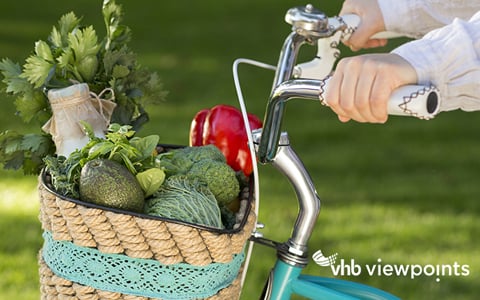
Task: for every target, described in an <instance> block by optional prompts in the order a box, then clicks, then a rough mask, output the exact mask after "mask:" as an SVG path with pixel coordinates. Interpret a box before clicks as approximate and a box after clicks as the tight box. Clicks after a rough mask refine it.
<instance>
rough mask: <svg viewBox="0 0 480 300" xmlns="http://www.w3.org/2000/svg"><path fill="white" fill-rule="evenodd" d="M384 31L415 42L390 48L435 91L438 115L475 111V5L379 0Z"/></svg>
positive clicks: (478, 17)
mask: <svg viewBox="0 0 480 300" xmlns="http://www.w3.org/2000/svg"><path fill="white" fill-rule="evenodd" d="M378 3H379V5H380V9H381V10H382V13H383V17H384V22H385V27H386V30H387V31H394V32H400V33H403V34H405V35H407V36H410V37H414V38H418V40H415V41H412V42H408V43H406V44H404V45H402V46H400V47H398V48H397V49H395V50H393V51H392V52H393V53H396V54H398V55H400V56H402V57H403V58H404V59H406V60H407V61H408V62H409V63H410V64H411V65H412V66H413V67H414V68H415V70H416V71H417V76H418V81H419V83H420V84H434V85H435V86H437V88H438V89H439V90H440V95H441V98H442V102H441V105H440V109H441V110H442V111H448V110H454V109H459V108H460V109H462V110H465V111H473V110H480V1H477V0H476V1H461V0H454V1H442V0H406V1H398V0H378Z"/></svg>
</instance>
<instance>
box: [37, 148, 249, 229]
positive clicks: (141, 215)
mask: <svg viewBox="0 0 480 300" xmlns="http://www.w3.org/2000/svg"><path fill="white" fill-rule="evenodd" d="M169 146H170V145H169ZM48 176H49V174H48V170H47V169H46V168H43V169H42V170H41V172H40V183H41V185H42V187H43V188H45V189H46V190H47V191H48V192H50V193H52V194H53V195H55V196H56V197H57V198H60V199H62V200H65V201H68V202H72V203H75V204H77V205H82V206H85V207H88V208H94V209H100V210H104V211H110V212H113V213H116V214H123V215H128V216H132V217H136V218H142V219H150V220H155V221H163V222H169V223H175V224H179V225H184V226H189V227H193V228H195V229H199V230H205V231H210V232H212V233H217V234H235V233H238V232H240V231H242V230H243V228H244V227H245V225H246V224H247V222H248V216H249V215H250V213H251V210H252V197H253V182H254V181H253V180H252V179H253V177H252V176H253V175H251V177H250V179H249V182H248V186H249V191H248V199H246V200H247V202H248V205H247V208H246V210H245V215H244V217H243V219H242V222H241V223H240V226H238V227H237V228H233V229H219V228H215V227H209V226H206V225H202V224H195V223H190V222H186V221H182V220H177V219H171V218H165V217H159V216H154V215H147V214H144V213H136V212H132V211H127V210H122V209H117V208H112V207H106V206H101V205H98V204H94V203H89V202H85V201H82V200H80V199H75V198H70V197H67V196H64V195H61V194H59V193H58V192H57V191H56V190H55V189H54V188H53V186H52V185H51V183H50V182H49V180H48Z"/></svg>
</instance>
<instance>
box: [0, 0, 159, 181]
mask: <svg viewBox="0 0 480 300" xmlns="http://www.w3.org/2000/svg"><path fill="white" fill-rule="evenodd" d="M102 13H103V18H104V21H105V27H106V36H105V37H104V38H103V39H99V37H98V35H97V32H96V30H95V29H94V28H93V27H92V26H83V25H82V24H81V19H80V18H78V17H77V16H76V15H75V14H74V13H73V12H70V13H67V14H65V15H63V16H62V17H61V18H60V20H59V21H58V24H57V25H56V26H54V27H53V29H52V32H51V33H50V35H49V36H48V39H46V40H39V41H37V42H36V43H35V47H34V52H33V54H32V55H31V56H30V57H28V58H27V59H26V61H25V63H24V64H23V66H21V65H20V64H18V63H16V62H13V61H12V60H10V59H9V58H4V59H3V60H2V61H0V72H1V74H2V75H3V83H4V84H5V85H6V88H5V91H6V92H7V93H8V94H11V95H13V96H14V97H15V102H14V103H15V107H16V109H17V114H18V115H19V116H20V117H21V118H22V120H23V121H24V122H26V123H30V122H36V123H39V124H43V123H45V122H46V121H47V120H48V119H49V118H50V117H51V115H52V112H51V110H50V106H49V102H48V99H47V96H46V93H45V91H46V90H48V89H54V88H63V87H67V86H69V85H71V84H73V83H78V82H82V83H87V84H88V85H89V88H90V91H92V92H94V93H97V94H99V93H101V92H102V91H103V90H104V89H106V88H111V89H112V90H113V92H114V95H113V96H114V101H115V102H116V103H117V107H116V108H115V110H114V112H113V115H112V120H111V121H112V123H119V124H128V125H131V126H132V127H133V129H135V130H137V131H138V130H139V129H140V127H141V126H142V125H143V124H144V123H145V122H147V121H148V114H147V112H146V111H145V105H146V103H147V102H148V103H158V102H159V101H160V100H162V99H163V98H164V96H165V94H166V93H165V91H163V87H162V85H161V84H160V81H159V79H158V76H157V74H156V73H154V72H150V71H148V70H147V69H145V68H144V67H142V66H141V65H139V63H138V62H137V59H136V55H135V53H134V52H133V51H132V50H131V49H130V48H129V47H128V42H129V41H130V39H131V31H130V29H129V28H128V27H127V26H125V25H122V24H121V21H122V17H123V12H122V8H121V6H120V5H117V4H116V3H115V1H114V0H104V2H103V7H102ZM12 136H14V138H12ZM38 139H42V141H43V139H45V135H41V134H30V135H21V134H18V133H12V132H4V133H2V134H1V135H0V145H2V146H5V147H2V148H1V149H0V163H2V164H3V165H4V167H5V168H11V169H20V168H23V170H24V173H27V174H30V173H33V174H36V173H38V172H39V170H40V169H41V167H42V163H41V160H38V159H36V157H38V156H40V155H42V156H44V155H45V151H46V153H50V154H52V153H54V150H55V148H54V146H53V142H52V141H44V142H45V143H47V142H48V143H50V145H48V146H45V147H42V149H36V148H35V147H20V146H18V141H19V140H22V143H26V144H32V143H33V141H34V140H38ZM45 143H43V144H42V145H45ZM39 150H42V151H40V152H39ZM22 158H23V159H22ZM30 158H32V159H30ZM33 158H35V159H33Z"/></svg>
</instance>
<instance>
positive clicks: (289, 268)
mask: <svg viewBox="0 0 480 300" xmlns="http://www.w3.org/2000/svg"><path fill="white" fill-rule="evenodd" d="M286 20H287V21H288V22H289V23H291V24H292V25H293V29H292V33H291V34H290V35H289V36H288V37H287V39H286V40H285V43H284V45H283V48H282V51H281V54H280V59H279V62H278V65H277V68H276V74H275V79H274V83H273V89H272V93H271V96H270V99H269V101H268V105H267V110H266V113H265V118H264V127H263V128H262V129H260V130H255V131H253V132H252V137H253V144H254V145H255V151H256V152H257V154H258V160H259V161H260V162H261V163H264V164H267V163H269V164H272V165H273V166H274V167H275V168H276V169H278V170H279V171H280V172H281V173H282V174H283V175H285V176H286V177H287V178H288V180H289V181H290V183H291V184H292V186H293V188H294V190H295V194H296V196H297V200H298V203H299V213H298V217H297V219H296V222H295V226H294V228H293V232H292V235H291V237H290V238H289V239H288V241H287V242H284V243H276V242H273V241H270V240H267V239H264V238H263V236H262V235H261V233H258V232H255V233H254V234H253V236H252V240H253V241H254V242H257V243H260V244H264V245H268V246H271V247H273V248H275V249H276V250H277V257H278V259H277V262H276V264H275V266H274V268H273V269H272V271H271V273H270V275H269V278H268V280H267V283H266V285H265V288H264V291H263V295H262V298H261V299H271V300H286V299H290V297H291V295H293V294H297V295H300V296H304V297H307V298H310V299H328V300H335V299H346V300H348V299H371V300H373V299H385V300H394V299H399V298H397V297H395V296H393V295H390V294H388V293H386V292H384V291H381V290H379V289H376V288H373V287H369V286H366V285H363V284H359V283H354V282H349V281H345V280H340V279H336V278H322V277H317V276H307V275H302V274H301V272H302V270H303V269H304V267H305V266H306V265H307V263H308V260H309V258H308V249H307V242H308V240H309V238H310V236H311V234H312V231H313V228H314V226H315V223H316V221H317V217H318V215H319V213H320V198H319V197H318V195H317V193H316V190H315V187H314V185H313V182H312V180H311V177H310V175H309V174H308V172H307V170H306V168H305V166H304V165H303V163H302V161H301V160H300V158H299V157H298V155H297V154H296V153H295V151H293V149H292V148H291V146H290V141H289V138H288V134H287V133H286V132H281V131H280V127H281V123H282V118H283V113H284V110H285V104H286V102H287V101H289V100H291V99H293V98H300V99H312V100H317V101H318V100H319V91H321V90H322V87H323V83H322V81H321V80H314V79H292V75H293V71H294V67H295V63H296V58H297V55H298V51H299V48H300V46H301V45H303V44H305V43H308V44H313V43H314V42H315V41H317V40H318V39H321V38H327V39H328V38H329V37H331V36H332V35H334V34H336V33H337V32H338V31H342V30H345V28H344V27H339V28H332V26H329V25H328V19H327V18H326V17H325V15H323V13H321V12H319V11H317V10H315V9H313V7H312V6H311V5H309V6H307V7H306V8H303V7H302V8H295V9H291V10H289V12H288V13H287V16H286Z"/></svg>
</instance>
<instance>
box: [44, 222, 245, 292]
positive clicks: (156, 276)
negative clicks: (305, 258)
mask: <svg viewBox="0 0 480 300" xmlns="http://www.w3.org/2000/svg"><path fill="white" fill-rule="evenodd" d="M43 238H44V241H45V242H44V246H43V251H42V255H43V259H44V260H45V263H46V264H47V265H48V267H49V268H50V269H51V270H52V272H53V273H54V274H55V275H57V276H60V277H62V278H65V279H67V280H70V281H73V282H76V283H79V284H81V285H86V286H91V287H93V288H95V289H99V290H104V291H110V292H118V293H122V294H131V295H135V296H143V297H151V298H162V299H176V300H178V299H198V298H206V297H210V296H213V295H215V294H216V293H218V291H219V290H221V289H223V288H225V287H227V286H229V285H230V284H231V283H232V282H233V280H234V279H235V278H236V277H237V275H238V272H239V270H240V267H241V265H242V262H243V260H244V254H243V253H240V254H237V255H235V256H234V258H233V260H232V261H231V262H229V263H213V264H209V265H207V266H205V267H198V266H192V265H189V264H186V263H178V264H174V265H163V264H161V263H160V262H158V261H156V260H152V259H138V258H131V257H128V256H126V255H122V254H105V253H102V252H100V251H98V250H97V249H94V248H87V247H80V246H76V245H75V244H73V243H72V242H67V241H56V240H54V239H53V238H52V234H51V233H50V232H47V231H45V232H44V234H43Z"/></svg>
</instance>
